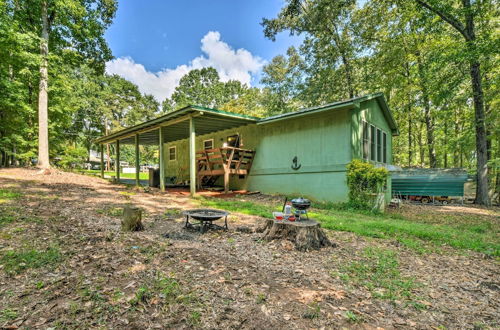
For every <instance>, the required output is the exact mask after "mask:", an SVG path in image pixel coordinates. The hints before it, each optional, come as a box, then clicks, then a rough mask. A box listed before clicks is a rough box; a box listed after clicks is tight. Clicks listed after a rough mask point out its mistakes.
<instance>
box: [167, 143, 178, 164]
mask: <svg viewBox="0 0 500 330" xmlns="http://www.w3.org/2000/svg"><path fill="white" fill-rule="evenodd" d="M172 149H174V159H171V156H172V153H171V152H170V150H172ZM175 160H177V146H171V147H168V161H169V162H173V161H175Z"/></svg>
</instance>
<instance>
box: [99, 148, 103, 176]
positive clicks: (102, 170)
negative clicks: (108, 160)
mask: <svg viewBox="0 0 500 330" xmlns="http://www.w3.org/2000/svg"><path fill="white" fill-rule="evenodd" d="M99 147H100V149H101V150H100V151H101V178H102V179H104V145H103V144H100V145H99Z"/></svg>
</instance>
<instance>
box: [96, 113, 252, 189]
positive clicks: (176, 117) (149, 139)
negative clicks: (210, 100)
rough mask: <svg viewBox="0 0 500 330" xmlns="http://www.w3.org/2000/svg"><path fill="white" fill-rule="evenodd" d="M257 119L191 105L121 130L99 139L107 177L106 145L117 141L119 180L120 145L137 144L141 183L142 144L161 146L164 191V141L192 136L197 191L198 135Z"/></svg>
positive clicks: (192, 178) (191, 173)
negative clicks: (105, 163) (140, 147)
mask: <svg viewBox="0 0 500 330" xmlns="http://www.w3.org/2000/svg"><path fill="white" fill-rule="evenodd" d="M256 121H257V118H255V117H250V116H245V115H240V114H235V113H230V112H225V111H221V110H216V109H210V108H205V107H200V106H194V105H190V106H187V107H184V108H182V109H179V110H176V111H173V112H170V113H168V114H166V115H163V116H161V117H158V118H155V119H153V120H149V121H147V122H144V123H142V124H139V125H135V126H132V127H129V128H125V129H122V130H120V131H117V132H114V133H112V134H110V135H106V136H103V137H101V138H99V139H97V140H96V143H98V144H99V145H100V152H101V177H103V178H104V146H105V145H106V144H111V143H113V144H115V149H116V156H115V157H116V159H115V164H116V165H115V168H116V179H117V180H120V145H127V144H128V145H134V146H135V182H136V185H140V180H139V172H140V149H139V146H140V145H158V147H159V160H160V161H159V165H160V190H161V191H165V157H164V152H165V150H164V143H168V142H172V141H178V140H182V139H189V179H190V180H189V188H190V193H191V195H192V196H193V195H194V194H195V193H196V136H197V135H203V134H209V133H213V132H217V131H221V130H226V129H230V128H234V127H239V126H244V125H247V124H251V123H255V122H256Z"/></svg>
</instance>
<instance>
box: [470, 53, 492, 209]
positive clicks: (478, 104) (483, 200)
mask: <svg viewBox="0 0 500 330" xmlns="http://www.w3.org/2000/svg"><path fill="white" fill-rule="evenodd" d="M470 76H471V81H472V90H473V92H474V94H473V95H474V110H475V116H476V123H475V124H476V125H475V126H476V153H477V155H476V157H477V187H476V201H475V203H476V204H481V205H490V198H489V195H488V147H487V142H486V140H487V137H486V128H485V113H484V98H483V88H482V86H481V68H480V64H479V62H477V61H472V62H471V64H470Z"/></svg>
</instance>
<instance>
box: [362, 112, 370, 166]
mask: <svg viewBox="0 0 500 330" xmlns="http://www.w3.org/2000/svg"><path fill="white" fill-rule="evenodd" d="M363 159H366V160H368V159H370V130H369V125H368V123H367V122H366V121H364V122H363Z"/></svg>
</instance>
